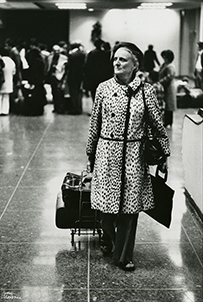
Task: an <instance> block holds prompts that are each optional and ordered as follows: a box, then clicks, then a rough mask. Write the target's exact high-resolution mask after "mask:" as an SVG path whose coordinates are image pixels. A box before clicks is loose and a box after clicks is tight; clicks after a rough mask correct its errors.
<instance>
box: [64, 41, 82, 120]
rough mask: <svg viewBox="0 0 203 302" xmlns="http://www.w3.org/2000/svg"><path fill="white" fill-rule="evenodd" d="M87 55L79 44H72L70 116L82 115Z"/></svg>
mask: <svg viewBox="0 0 203 302" xmlns="http://www.w3.org/2000/svg"><path fill="white" fill-rule="evenodd" d="M85 58H86V54H85V52H84V50H83V47H82V45H81V44H79V43H72V44H71V45H70V51H69V56H68V70H67V72H68V80H67V82H68V87H69V94H70V111H69V114H81V113H82V89H81V86H82V81H83V73H84V64H85Z"/></svg>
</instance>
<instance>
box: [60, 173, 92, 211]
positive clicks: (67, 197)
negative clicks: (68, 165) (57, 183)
mask: <svg viewBox="0 0 203 302" xmlns="http://www.w3.org/2000/svg"><path fill="white" fill-rule="evenodd" d="M82 178H83V174H81V175H78V174H75V173H72V172H67V173H66V175H65V177H64V179H63V183H62V186H61V192H62V198H63V202H64V203H65V206H66V207H67V208H69V209H71V210H73V209H78V208H79V200H80V193H81V192H80V190H81V185H82V191H83V192H82V198H83V201H86V202H89V203H90V189H86V187H85V186H83V184H81V182H82ZM86 185H87V184H86Z"/></svg>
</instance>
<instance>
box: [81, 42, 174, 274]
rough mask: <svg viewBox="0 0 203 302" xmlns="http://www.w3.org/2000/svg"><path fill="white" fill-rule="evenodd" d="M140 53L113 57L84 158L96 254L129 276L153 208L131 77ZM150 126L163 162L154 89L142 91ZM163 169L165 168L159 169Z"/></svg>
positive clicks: (126, 47) (124, 48)
mask: <svg viewBox="0 0 203 302" xmlns="http://www.w3.org/2000/svg"><path fill="white" fill-rule="evenodd" d="M142 58H143V55H142V52H141V50H140V49H139V48H138V47H136V46H135V45H134V44H132V43H127V42H122V43H119V44H117V45H116V46H115V48H114V50H113V54H112V59H113V67H114V77H113V78H111V79H109V80H107V81H105V82H103V83H101V84H100V85H99V86H98V88H97V91H96V97H95V102H94V106H93V110H92V115H91V118H90V128H89V136H88V141H87V148H86V151H87V155H88V158H89V162H88V163H89V165H90V167H91V169H92V171H93V177H92V189H91V205H92V208H93V209H95V210H99V211H100V212H101V222H102V229H103V237H102V240H101V249H102V252H103V254H104V255H105V256H107V255H112V253H113V261H114V264H115V265H116V266H119V267H120V268H122V269H124V270H127V271H130V270H134V268H135V265H134V263H133V250H134V242H135V233H136V227H137V220H138V214H139V212H141V211H146V210H148V209H152V208H153V207H154V198H153V192H152V184H151V178H150V174H149V167H148V165H147V164H146V162H145V160H144V156H143V150H144V143H143V137H144V136H145V130H146V123H145V117H144V112H145V109H144V108H145V107H144V102H143V94H142V83H141V80H140V78H139V77H138V76H136V74H137V72H138V71H139V69H140V67H141V65H142ZM144 93H145V98H146V104H147V106H148V114H149V118H150V120H151V122H152V123H153V125H154V128H155V129H156V131H157V133H158V134H159V137H160V139H159V141H160V144H161V146H162V149H163V152H164V154H165V157H166V158H167V156H169V154H170V150H169V141H168V137H167V134H166V131H165V128H164V126H163V124H162V119H161V116H160V111H159V109H158V103H157V99H156V97H155V94H154V89H153V87H152V86H151V85H150V84H145V85H144ZM161 168H162V170H164V169H165V168H166V162H164V164H163V166H162V167H161Z"/></svg>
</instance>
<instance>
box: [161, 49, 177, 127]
mask: <svg viewBox="0 0 203 302" xmlns="http://www.w3.org/2000/svg"><path fill="white" fill-rule="evenodd" d="M161 56H162V58H163V60H164V63H163V64H162V66H161V68H160V70H159V82H160V83H161V84H162V85H163V87H164V99H165V104H166V106H165V113H164V126H165V127H168V126H169V127H172V124H173V112H174V111H175V110H176V84H175V66H174V64H173V60H174V53H173V52H172V50H169V49H168V50H164V51H162V52H161Z"/></svg>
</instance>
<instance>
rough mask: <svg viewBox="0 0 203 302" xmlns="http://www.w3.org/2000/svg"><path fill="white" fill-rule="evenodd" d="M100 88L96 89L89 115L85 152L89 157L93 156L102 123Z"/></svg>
mask: <svg viewBox="0 0 203 302" xmlns="http://www.w3.org/2000/svg"><path fill="white" fill-rule="evenodd" d="M102 95H103V94H102V89H101V85H99V86H98V88H97V90H96V96H95V100H94V104H93V108H92V113H91V117H90V126H89V134H88V139H87V146H86V153H87V156H88V157H89V159H90V160H91V159H92V158H94V157H95V153H96V148H97V142H98V139H99V136H100V131H101V123H102V99H103V96H102Z"/></svg>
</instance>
